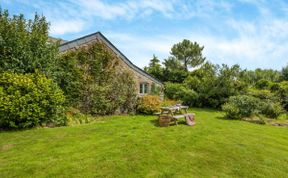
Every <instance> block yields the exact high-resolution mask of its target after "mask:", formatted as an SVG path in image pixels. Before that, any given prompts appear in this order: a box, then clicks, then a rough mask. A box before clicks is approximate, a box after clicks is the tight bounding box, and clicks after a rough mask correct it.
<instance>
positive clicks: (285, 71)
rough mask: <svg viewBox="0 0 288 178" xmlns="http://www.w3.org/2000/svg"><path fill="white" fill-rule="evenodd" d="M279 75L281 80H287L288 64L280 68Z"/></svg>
mask: <svg viewBox="0 0 288 178" xmlns="http://www.w3.org/2000/svg"><path fill="white" fill-rule="evenodd" d="M281 77H282V79H283V80H286V81H288V64H287V65H286V66H285V67H283V68H282V71H281Z"/></svg>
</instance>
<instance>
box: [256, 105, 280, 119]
mask: <svg viewBox="0 0 288 178" xmlns="http://www.w3.org/2000/svg"><path fill="white" fill-rule="evenodd" d="M283 112H284V110H283V107H282V105H281V103H279V102H275V103H274V102H271V101H270V102H269V101H268V102H267V101H266V102H262V105H261V113H262V114H264V115H265V116H267V117H270V118H278V116H280V115H281V114H282V113H283Z"/></svg>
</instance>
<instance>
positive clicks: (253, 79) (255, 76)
mask: <svg viewBox="0 0 288 178" xmlns="http://www.w3.org/2000/svg"><path fill="white" fill-rule="evenodd" d="M280 78H281V73H280V72H279V71H276V70H272V69H256V70H254V71H251V70H245V71H243V72H242V74H241V80H243V81H244V82H245V83H247V84H249V85H252V86H255V84H256V83H257V82H258V81H259V80H264V81H265V80H266V81H271V82H279V80H280Z"/></svg>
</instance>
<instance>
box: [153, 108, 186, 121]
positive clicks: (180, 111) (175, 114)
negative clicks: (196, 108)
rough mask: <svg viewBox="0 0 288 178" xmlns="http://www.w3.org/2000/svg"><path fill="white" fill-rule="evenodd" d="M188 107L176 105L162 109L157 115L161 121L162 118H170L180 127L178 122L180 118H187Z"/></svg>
mask: <svg viewBox="0 0 288 178" xmlns="http://www.w3.org/2000/svg"><path fill="white" fill-rule="evenodd" d="M188 108H189V107H188V106H182V105H175V106H168V107H161V108H160V109H161V112H160V113H157V115H159V119H160V117H162V116H168V117H170V118H172V119H173V120H174V121H175V124H176V125H178V120H179V119H180V118H185V117H186V115H187V114H189V113H188V111H187V110H188Z"/></svg>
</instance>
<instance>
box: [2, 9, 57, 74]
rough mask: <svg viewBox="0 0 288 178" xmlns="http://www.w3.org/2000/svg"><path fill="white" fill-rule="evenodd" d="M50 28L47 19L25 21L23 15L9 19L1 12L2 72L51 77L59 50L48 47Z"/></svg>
mask: <svg viewBox="0 0 288 178" xmlns="http://www.w3.org/2000/svg"><path fill="white" fill-rule="evenodd" d="M48 28H49V24H48V23H47V22H46V19H45V17H44V16H39V15H37V14H36V15H35V17H34V19H33V20H26V19H25V18H24V16H23V15H22V14H21V15H19V16H17V15H14V16H13V17H10V16H9V13H8V11H7V10H4V11H2V10H1V9H0V72H3V71H11V72H18V73H33V72H35V71H36V70H38V71H41V72H44V73H45V74H51V70H52V69H53V67H55V66H56V65H55V62H56V60H55V58H56V55H57V52H58V47H57V45H56V44H52V43H47V40H48Z"/></svg>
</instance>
